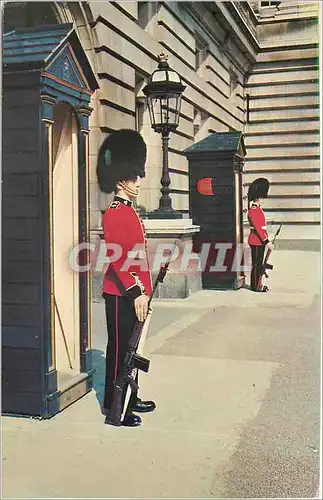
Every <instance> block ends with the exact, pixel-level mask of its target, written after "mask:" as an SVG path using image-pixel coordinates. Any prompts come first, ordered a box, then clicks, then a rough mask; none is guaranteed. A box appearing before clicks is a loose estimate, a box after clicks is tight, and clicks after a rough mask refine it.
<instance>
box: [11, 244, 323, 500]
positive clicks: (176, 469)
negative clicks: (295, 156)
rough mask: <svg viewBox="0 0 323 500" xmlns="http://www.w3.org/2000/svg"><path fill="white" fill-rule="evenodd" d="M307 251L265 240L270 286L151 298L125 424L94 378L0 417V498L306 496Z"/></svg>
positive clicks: (314, 456)
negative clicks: (53, 400)
mask: <svg viewBox="0 0 323 500" xmlns="http://www.w3.org/2000/svg"><path fill="white" fill-rule="evenodd" d="M319 262H320V255H319V253H315V252H294V251H293V252H292V251H277V252H276V255H275V262H274V264H275V269H276V271H275V273H272V277H271V279H270V284H271V287H272V291H271V293H270V294H254V293H252V292H250V291H249V290H240V291H238V292H201V293H199V294H197V295H195V296H193V297H191V298H189V299H185V300H171V301H158V302H157V303H155V306H154V315H153V319H152V324H151V329H150V332H149V337H148V339H147V343H146V349H145V350H146V354H148V355H149V357H150V359H151V370H150V373H149V375H143V376H142V378H141V395H142V396H144V397H145V398H154V399H155V400H156V402H157V405H158V409H157V411H156V412H154V413H152V414H148V415H146V416H144V417H143V420H144V423H143V425H142V427H140V428H138V429H126V428H119V429H117V428H113V427H110V426H105V425H103V419H104V418H103V417H102V415H101V414H100V409H99V404H98V401H97V399H100V398H101V397H102V389H103V376H104V358H103V352H104V349H105V342H106V333H105V325H104V314H103V304H102V303H97V304H93V318H94V339H93V340H94V348H95V349H94V357H95V363H96V366H97V368H98V370H97V373H96V377H95V391H93V392H92V393H91V394H89V395H88V396H86V397H85V398H83V399H82V400H81V401H79V402H77V403H76V404H74V405H73V406H72V407H70V408H68V409H67V410H65V411H64V412H63V413H62V414H60V415H58V416H56V417H54V418H53V419H51V420H49V421H34V420H31V419H15V418H9V417H5V418H3V419H2V427H3V435H2V437H3V474H2V475H3V496H2V497H3V498H9V497H11V498H46V497H47V498H48V497H51V498H63V497H65V498H66V497H70V498H114V497H118V498H120V497H122V498H203V497H204V498H212V497H213V498H277V497H279V498H290V497H299V498H311V497H315V496H318V489H319V458H320V450H319V437H320V435H319V431H320V414H319V411H320V304H321V302H320V295H319V294H320V268H319Z"/></svg>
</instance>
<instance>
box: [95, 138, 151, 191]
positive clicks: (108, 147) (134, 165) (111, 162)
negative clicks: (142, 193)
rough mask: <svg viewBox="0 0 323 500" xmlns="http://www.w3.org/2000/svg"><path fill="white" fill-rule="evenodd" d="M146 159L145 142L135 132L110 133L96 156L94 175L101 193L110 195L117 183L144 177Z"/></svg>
mask: <svg viewBox="0 0 323 500" xmlns="http://www.w3.org/2000/svg"><path fill="white" fill-rule="evenodd" d="M146 157H147V147H146V144H145V141H144V140H143V138H142V136H141V135H140V134H139V133H138V132H137V131H136V130H129V129H121V130H116V131H114V132H111V134H109V136H108V137H107V138H106V139H104V141H103V143H102V145H101V147H100V150H99V155H98V164H97V170H96V173H97V178H98V183H99V186H100V189H101V191H103V192H104V193H112V192H113V191H114V190H115V188H116V185H117V183H118V182H119V181H129V180H132V179H137V176H139V177H144V176H145V163H146Z"/></svg>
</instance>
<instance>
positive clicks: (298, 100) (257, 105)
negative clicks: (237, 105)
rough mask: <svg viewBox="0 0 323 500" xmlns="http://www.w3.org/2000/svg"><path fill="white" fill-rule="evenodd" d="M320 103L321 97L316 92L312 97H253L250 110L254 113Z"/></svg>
mask: <svg viewBox="0 0 323 500" xmlns="http://www.w3.org/2000/svg"><path fill="white" fill-rule="evenodd" d="M319 102H320V99H319V95H318V94H317V93H316V92H315V93H313V94H310V95H300V96H294V95H291V96H283V97H277V96H274V95H273V96H272V97H265V98H263V97H262V98H259V96H258V97H251V98H249V109H250V111H253V110H255V109H263V108H269V109H271V108H276V107H280V108H283V107H288V106H311V105H312V106H313V105H318V104H319Z"/></svg>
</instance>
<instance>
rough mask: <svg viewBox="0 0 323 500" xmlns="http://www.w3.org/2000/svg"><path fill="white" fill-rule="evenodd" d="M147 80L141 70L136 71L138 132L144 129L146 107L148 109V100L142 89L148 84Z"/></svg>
mask: <svg viewBox="0 0 323 500" xmlns="http://www.w3.org/2000/svg"><path fill="white" fill-rule="evenodd" d="M146 83H147V82H146V80H145V77H144V76H143V75H142V74H141V73H139V72H136V76H135V96H136V103H135V105H136V108H135V112H136V117H135V118H136V130H137V131H138V132H141V131H142V127H143V125H144V113H145V109H146V104H145V103H146V100H145V96H144V93H143V91H142V89H143V88H144V86H145V85H146Z"/></svg>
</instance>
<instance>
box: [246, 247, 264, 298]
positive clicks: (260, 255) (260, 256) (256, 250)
mask: <svg viewBox="0 0 323 500" xmlns="http://www.w3.org/2000/svg"><path fill="white" fill-rule="evenodd" d="M250 248H251V262H252V269H251V279H250V281H251V283H250V286H251V289H252V290H255V289H256V288H258V282H259V277H260V275H261V267H262V265H263V262H264V255H265V246H264V245H262V246H256V245H250Z"/></svg>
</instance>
